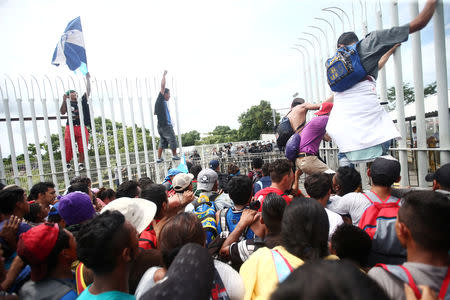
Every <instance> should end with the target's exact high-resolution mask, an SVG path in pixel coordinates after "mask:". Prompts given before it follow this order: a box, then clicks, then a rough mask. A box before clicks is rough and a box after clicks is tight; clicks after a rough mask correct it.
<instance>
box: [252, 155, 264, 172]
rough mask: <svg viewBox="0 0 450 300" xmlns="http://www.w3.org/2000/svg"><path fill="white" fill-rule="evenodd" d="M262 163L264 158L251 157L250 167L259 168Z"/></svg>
mask: <svg viewBox="0 0 450 300" xmlns="http://www.w3.org/2000/svg"><path fill="white" fill-rule="evenodd" d="M263 164H264V160H263V159H262V158H261V157H255V158H253V159H252V168H253V169H260V168H261V167H262V166H263Z"/></svg>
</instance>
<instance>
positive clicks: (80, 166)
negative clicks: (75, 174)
mask: <svg viewBox="0 0 450 300" xmlns="http://www.w3.org/2000/svg"><path fill="white" fill-rule="evenodd" d="M83 170H84V164H83V163H79V164H78V171H83Z"/></svg>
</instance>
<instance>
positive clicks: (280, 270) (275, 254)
mask: <svg viewBox="0 0 450 300" xmlns="http://www.w3.org/2000/svg"><path fill="white" fill-rule="evenodd" d="M271 251H272V258H273V262H274V263H275V269H276V271H277V276H278V282H283V281H284V280H285V279H286V277H288V276H289V274H291V272H292V271H293V270H294V268H293V267H292V266H291V264H290V263H289V262H288V261H287V260H286V258H284V256H283V255H281V253H280V252H279V251H278V250H271Z"/></svg>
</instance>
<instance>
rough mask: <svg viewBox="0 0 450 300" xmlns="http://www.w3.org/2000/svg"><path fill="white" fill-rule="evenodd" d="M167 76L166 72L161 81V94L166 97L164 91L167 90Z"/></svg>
mask: <svg viewBox="0 0 450 300" xmlns="http://www.w3.org/2000/svg"><path fill="white" fill-rule="evenodd" d="M166 75H167V71H166V70H164V73H163V77H162V79H161V94H163V95H164V91H165V90H166Z"/></svg>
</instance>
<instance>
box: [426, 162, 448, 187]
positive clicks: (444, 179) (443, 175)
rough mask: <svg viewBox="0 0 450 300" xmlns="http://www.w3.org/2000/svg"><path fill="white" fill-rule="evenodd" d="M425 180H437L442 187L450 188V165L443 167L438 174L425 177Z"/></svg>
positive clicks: (438, 170)
mask: <svg viewBox="0 0 450 300" xmlns="http://www.w3.org/2000/svg"><path fill="white" fill-rule="evenodd" d="M425 180H426V181H428V182H432V181H433V180H436V181H437V183H439V184H440V185H441V186H443V187H446V188H450V163H448V164H445V165H443V166H441V167H440V168H439V169H437V170H436V172H434V173H430V174H428V175H427V176H425Z"/></svg>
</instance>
